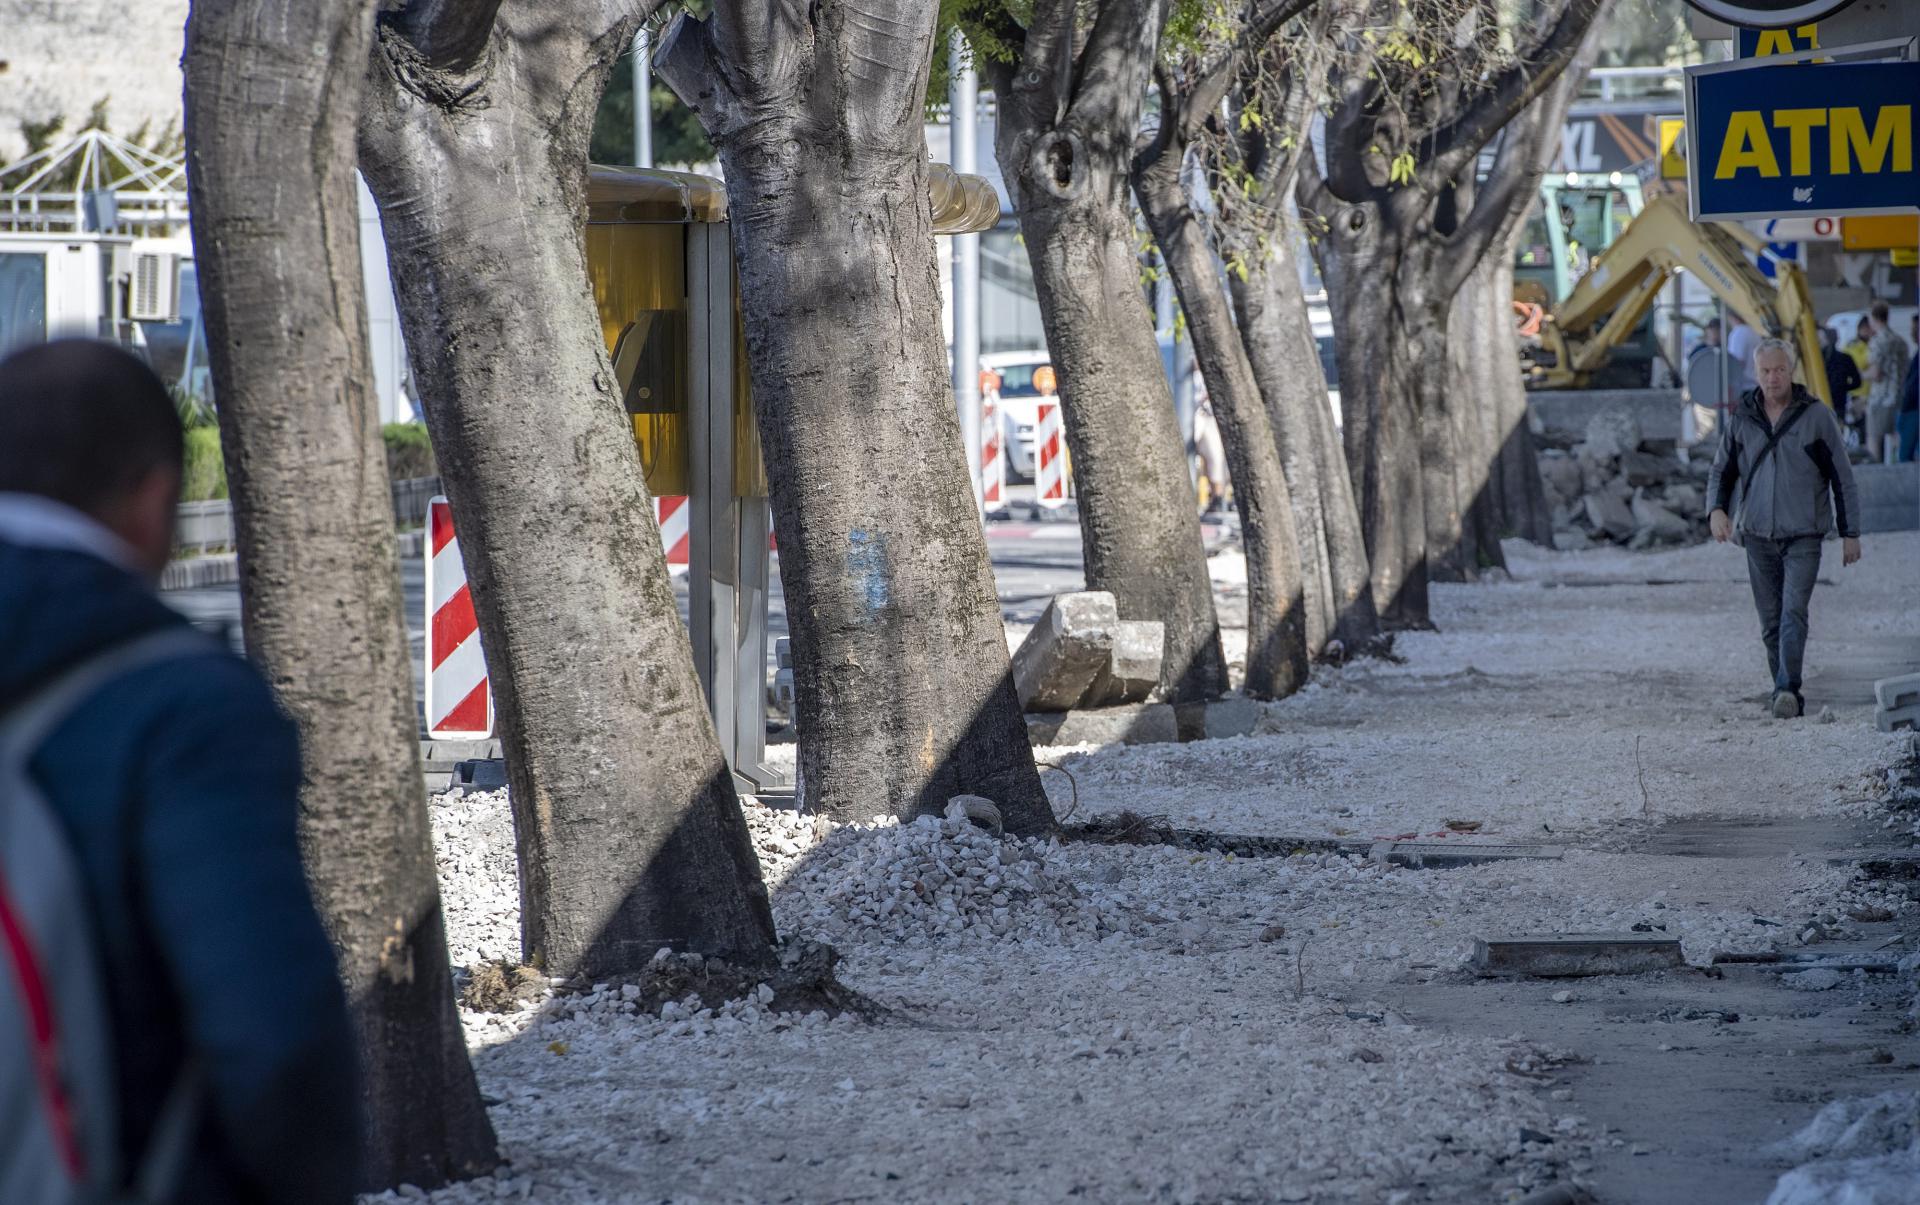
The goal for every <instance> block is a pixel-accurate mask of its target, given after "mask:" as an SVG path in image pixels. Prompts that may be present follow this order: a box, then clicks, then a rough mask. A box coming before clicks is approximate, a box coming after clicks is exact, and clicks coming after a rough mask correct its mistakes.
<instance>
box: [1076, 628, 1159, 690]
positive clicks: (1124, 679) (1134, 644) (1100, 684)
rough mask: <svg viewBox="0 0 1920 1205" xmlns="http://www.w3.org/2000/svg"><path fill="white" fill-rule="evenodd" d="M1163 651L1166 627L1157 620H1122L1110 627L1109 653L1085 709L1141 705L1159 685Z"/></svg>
mask: <svg viewBox="0 0 1920 1205" xmlns="http://www.w3.org/2000/svg"><path fill="white" fill-rule="evenodd" d="M1166 650H1167V625H1166V624H1164V623H1161V622H1160V621H1159V620H1157V619H1123V620H1121V621H1120V622H1119V623H1117V624H1115V625H1114V629H1113V650H1112V652H1110V653H1109V654H1108V656H1107V664H1106V666H1105V667H1104V668H1103V669H1102V670H1101V671H1100V676H1099V677H1097V678H1095V679H1094V682H1093V686H1092V687H1091V688H1090V689H1089V690H1088V691H1087V697H1086V700H1085V702H1086V705H1087V706H1089V707H1117V706H1119V705H1121V704H1123V703H1144V702H1146V701H1147V696H1148V695H1151V694H1152V693H1153V688H1154V687H1156V686H1158V685H1160V665H1161V662H1162V661H1164V660H1165V657H1166Z"/></svg>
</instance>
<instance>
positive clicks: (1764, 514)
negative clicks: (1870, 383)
mask: <svg viewBox="0 0 1920 1205" xmlns="http://www.w3.org/2000/svg"><path fill="white" fill-rule="evenodd" d="M1803 409H1804V410H1806V413H1804V414H1801V413H1799V412H1800V411H1802V410H1803ZM1796 414H1799V417H1798V418H1795V417H1794V416H1795V415H1796ZM1789 421H1791V422H1792V423H1793V426H1792V427H1790V428H1789V427H1787V426H1786V424H1787V423H1788V422H1789ZM1780 423H1781V426H1782V428H1783V429H1785V430H1786V432H1787V433H1786V435H1785V436H1783V437H1782V438H1781V440H1780V443H1779V446H1778V447H1776V448H1774V450H1773V453H1772V454H1771V455H1770V456H1768V457H1767V459H1766V462H1765V463H1764V464H1761V465H1759V467H1758V468H1756V467H1755V462H1756V461H1758V460H1759V459H1760V452H1761V450H1762V449H1764V448H1765V447H1766V446H1767V440H1768V439H1769V438H1770V437H1771V436H1772V434H1773V427H1772V426H1771V425H1770V424H1769V423H1768V422H1767V412H1766V407H1765V403H1764V402H1763V401H1762V400H1761V396H1760V391H1759V390H1758V389H1750V390H1748V391H1747V392H1746V393H1744V394H1742V395H1741V396H1740V404H1739V406H1737V407H1736V408H1735V409H1734V412H1733V415H1732V417H1731V418H1730V419H1729V420H1728V422H1727V425H1726V426H1725V427H1724V428H1722V429H1721V433H1720V450H1719V452H1717V453H1716V454H1715V455H1714V458H1713V472H1712V474H1711V475H1710V476H1708V478H1707V509H1708V511H1710V512H1711V511H1715V510H1724V511H1726V512H1727V514H1728V515H1730V516H1731V517H1732V518H1733V526H1734V530H1735V531H1737V532H1739V533H1741V534H1742V535H1752V536H1764V537H1766V538H1769V539H1775V540H1784V539H1789V538H1791V537H1793V536H1824V535H1826V534H1827V533H1828V532H1829V531H1832V530H1833V529H1834V527H1835V526H1838V527H1839V529H1840V534H1841V535H1843V536H1846V537H1848V538H1853V537H1856V536H1858V535H1859V534H1860V496H1859V494H1858V493H1856V492H1855V490H1854V488H1853V466H1852V465H1851V464H1849V463H1848V462H1847V448H1846V444H1845V443H1844V442H1843V441H1842V438H1841V435H1840V421H1839V419H1837V418H1835V417H1834V414H1833V411H1832V410H1831V409H1830V408H1829V407H1828V406H1827V405H1826V404H1825V403H1823V402H1821V401H1820V399H1818V398H1816V397H1814V396H1813V395H1812V394H1811V393H1808V392H1807V391H1806V389H1805V388H1804V387H1803V386H1800V385H1795V386H1794V387H1793V400H1792V401H1790V402H1788V403H1787V409H1786V411H1785V413H1783V414H1782V415H1781V416H1780ZM1829 490H1831V491H1832V501H1831V502H1829V501H1828V491H1829ZM1736 494H1737V495H1738V496H1739V501H1738V502H1737V503H1736V502H1735V496H1736Z"/></svg>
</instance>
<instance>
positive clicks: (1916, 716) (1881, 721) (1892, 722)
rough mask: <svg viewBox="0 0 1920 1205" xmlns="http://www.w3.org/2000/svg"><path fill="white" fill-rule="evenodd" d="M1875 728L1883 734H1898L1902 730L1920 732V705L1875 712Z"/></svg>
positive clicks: (1885, 708) (1889, 708)
mask: <svg viewBox="0 0 1920 1205" xmlns="http://www.w3.org/2000/svg"><path fill="white" fill-rule="evenodd" d="M1873 726H1874V727H1875V728H1878V729H1879V730H1880V731H1882V732H1898V731H1900V730H1901V729H1902V728H1911V729H1914V730H1916V731H1920V703H1915V704H1913V705H1912V706H1910V707H1883V708H1881V709H1880V710H1878V711H1876V712H1874V714H1873Z"/></svg>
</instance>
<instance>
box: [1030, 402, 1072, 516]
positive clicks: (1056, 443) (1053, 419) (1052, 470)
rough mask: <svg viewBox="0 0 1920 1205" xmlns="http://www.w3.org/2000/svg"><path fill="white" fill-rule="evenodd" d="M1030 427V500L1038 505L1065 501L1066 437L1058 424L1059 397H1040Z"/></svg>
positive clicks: (1063, 503) (1060, 504)
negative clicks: (1031, 458)
mask: <svg viewBox="0 0 1920 1205" xmlns="http://www.w3.org/2000/svg"><path fill="white" fill-rule="evenodd" d="M1036 411H1037V417H1036V421H1035V423H1034V429H1033V466H1034V467H1033V487H1034V500H1035V501H1037V502H1038V503H1040V505H1042V506H1063V505H1065V504H1066V501H1067V441H1066V436H1065V434H1064V433H1063V432H1062V430H1061V426H1060V399H1059V398H1057V397H1043V398H1041V399H1040V402H1039V405H1038V406H1037V407H1036Z"/></svg>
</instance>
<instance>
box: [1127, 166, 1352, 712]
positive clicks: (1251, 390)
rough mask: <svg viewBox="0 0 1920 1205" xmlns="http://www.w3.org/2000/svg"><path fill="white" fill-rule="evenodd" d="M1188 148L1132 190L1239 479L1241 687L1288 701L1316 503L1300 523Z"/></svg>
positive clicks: (1298, 668)
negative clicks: (1186, 171)
mask: <svg viewBox="0 0 1920 1205" xmlns="http://www.w3.org/2000/svg"><path fill="white" fill-rule="evenodd" d="M1182 149H1184V148H1168V149H1166V150H1165V151H1163V152H1162V153H1161V154H1160V155H1159V156H1158V158H1157V159H1156V160H1155V161H1154V162H1152V163H1150V164H1147V165H1146V166H1145V168H1144V170H1138V171H1136V174H1135V178H1134V187H1135V190H1136V192H1137V193H1138V195H1139V197H1140V208H1141V209H1142V211H1143V212H1145V214H1146V217H1147V225H1148V226H1149V228H1151V229H1152V231H1153V237H1154V239H1155V241H1156V242H1158V243H1159V245H1160V253H1161V255H1163V256H1164V257H1165V258H1166V263H1167V270H1168V272H1169V274H1170V275H1171V276H1172V277H1173V284H1174V289H1175V291H1176V292H1177V293H1178V294H1179V296H1180V306H1181V309H1182V310H1184V311H1185V312H1186V315H1187V330H1188V332H1189V333H1190V334H1191V335H1192V337H1193V349H1194V355H1195V356H1196V358H1197V359H1198V360H1199V364H1200V372H1201V375H1202V376H1203V377H1204V378H1205V379H1206V382H1207V394H1208V396H1209V397H1210V398H1212V399H1213V413H1214V417H1215V418H1217V419H1218V420H1219V423H1220V436H1221V440H1222V442H1223V443H1224V444H1225V445H1226V452H1227V468H1228V472H1230V473H1231V474H1232V475H1233V504H1234V506H1235V508H1236V509H1237V510H1238V511H1239V512H1240V535H1241V540H1242V543H1243V544H1244V546H1245V549H1246V557H1247V671H1246V678H1245V680H1244V682H1243V684H1242V687H1241V688H1242V690H1244V691H1245V692H1246V693H1247V694H1249V695H1251V696H1253V697H1254V698H1256V699H1278V698H1285V697H1286V696H1287V695H1290V694H1292V693H1293V692H1294V691H1296V690H1298V689H1300V687H1302V686H1304V685H1306V681H1307V672H1308V646H1309V639H1310V636H1309V620H1308V616H1309V615H1310V614H1312V613H1313V610H1314V609H1313V608H1312V607H1309V606H1308V604H1307V598H1308V597H1309V596H1310V597H1312V598H1313V599H1315V600H1316V602H1317V601H1318V600H1319V599H1320V597H1321V594H1322V591H1323V588H1324V578H1323V577H1322V576H1321V574H1320V572H1319V569H1320V565H1319V562H1318V561H1315V562H1314V570H1313V572H1312V573H1308V572H1307V571H1306V570H1305V568H1304V566H1303V563H1302V557H1301V555H1300V541H1299V540H1298V539H1297V538H1296V534H1295V522H1296V518H1299V520H1300V526H1301V528H1302V529H1303V530H1307V531H1312V532H1315V533H1316V534H1317V532H1318V520H1319V505H1318V503H1319V499H1318V496H1317V494H1316V493H1315V490H1314V486H1313V483H1312V482H1311V481H1306V482H1302V483H1301V488H1300V489H1299V490H1298V496H1299V497H1301V498H1302V499H1305V500H1307V502H1308V509H1307V510H1306V512H1305V514H1304V516H1301V512H1300V510H1299V509H1297V508H1296V506H1295V503H1294V501H1293V498H1294V496H1295V494H1294V491H1290V490H1289V489H1288V480H1287V476H1286V472H1285V470H1284V469H1283V467H1282V465H1281V462H1280V449H1279V446H1278V445H1277V444H1276V442H1275V439H1274V429H1273V424H1272V422H1271V421H1270V419H1269V417H1268V413H1267V408H1266V404H1265V403H1264V402H1263V401H1262V400H1261V397H1260V387H1259V385H1258V384H1256V383H1255V381H1254V376H1253V366H1252V365H1251V364H1249V363H1248V361H1247V352H1246V348H1245V347H1243V346H1242V345H1241V343H1240V338H1239V334H1238V332H1237V331H1236V330H1235V329H1234V321H1233V311H1232V308H1231V307H1230V306H1229V304H1228V301H1227V296H1226V293H1225V292H1224V291H1223V290H1222V288H1221V285H1220V277H1219V271H1218V268H1217V266H1216V264H1215V261H1214V257H1213V250H1212V248H1211V247H1209V246H1208V245H1207V242H1206V240H1205V238H1204V236H1203V235H1202V233H1201V231H1200V227H1199V222H1198V221H1197V220H1196V219H1195V218H1194V214H1193V210H1192V208H1191V207H1190V206H1189V205H1188V203H1187V199H1186V196H1185V190H1184V189H1183V188H1182V186H1181V181H1180V171H1181V167H1182V163H1183V156H1182V155H1181V154H1180V150H1182ZM1309 525H1311V526H1309ZM1315 545H1316V547H1319V546H1320V542H1319V541H1318V540H1316V541H1315ZM1303 579H1304V580H1303ZM1330 609H1331V608H1330V607H1328V608H1327V610H1330ZM1327 610H1321V611H1320V612H1319V615H1320V621H1321V626H1320V631H1319V632H1317V633H1314V634H1313V635H1314V636H1316V637H1317V638H1318V641H1319V645H1316V647H1319V646H1321V645H1324V642H1325V639H1326V619H1327Z"/></svg>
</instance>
